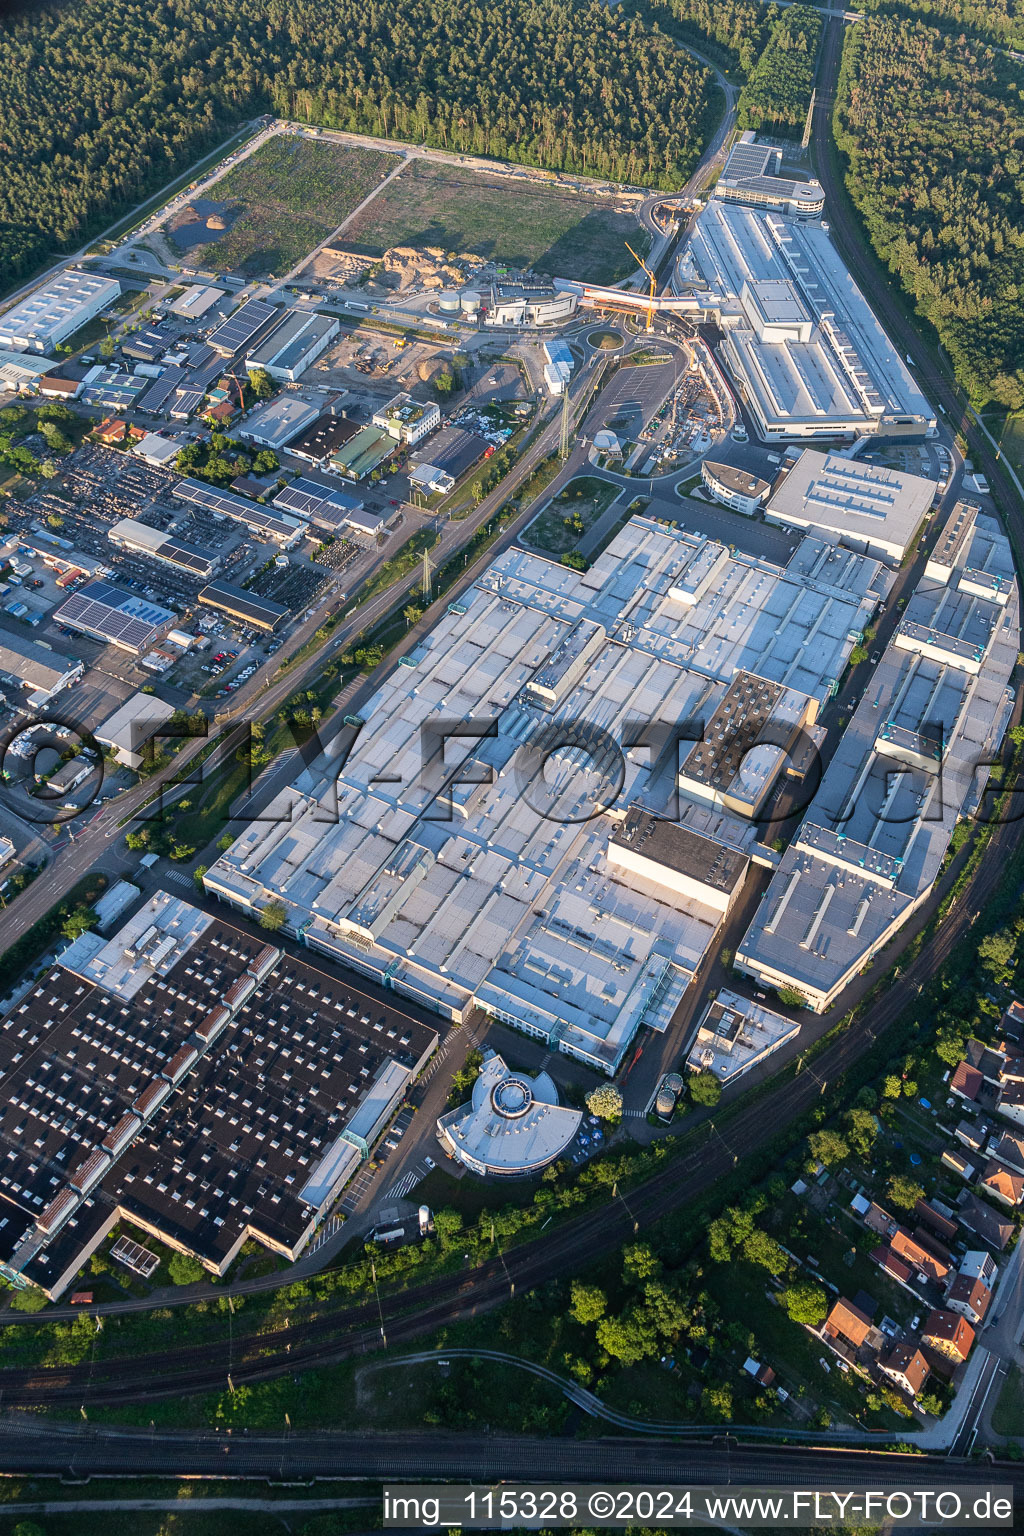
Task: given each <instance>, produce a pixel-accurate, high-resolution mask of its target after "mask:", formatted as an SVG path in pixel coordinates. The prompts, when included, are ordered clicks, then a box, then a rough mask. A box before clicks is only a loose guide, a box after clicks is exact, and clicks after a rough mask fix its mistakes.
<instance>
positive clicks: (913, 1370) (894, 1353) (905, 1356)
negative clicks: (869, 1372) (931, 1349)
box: [878, 1340, 931, 1397]
mask: <svg viewBox="0 0 1024 1536" xmlns="http://www.w3.org/2000/svg"><path fill="white" fill-rule="evenodd" d="M878 1363H879V1366H880V1367H881V1369H882V1370H883V1371H884V1372H885V1374H886V1375H887V1376H888V1377H890V1379H891V1380H892V1381H894V1382H895V1383H896V1385H897V1386H898V1387H899V1388H900V1390H901V1391H903V1392H906V1393H907V1394H908V1396H910V1397H916V1396H917V1394H918V1393H919V1392H920V1390H921V1388H922V1387H923V1386H924V1384H925V1382H926V1381H927V1380H928V1377H929V1376H930V1375H931V1367H930V1366H929V1364H928V1361H927V1360H926V1359H925V1357H924V1355H922V1353H921V1351H920V1350H919V1349H918V1347H917V1344H916V1343H915V1342H914V1341H913V1340H909V1341H904V1342H903V1343H900V1344H896V1345H894V1346H893V1348H892V1349H891V1350H890V1351H889V1353H888V1354H887V1355H886V1356H885V1358H884V1360H880V1361H879V1362H878Z"/></svg>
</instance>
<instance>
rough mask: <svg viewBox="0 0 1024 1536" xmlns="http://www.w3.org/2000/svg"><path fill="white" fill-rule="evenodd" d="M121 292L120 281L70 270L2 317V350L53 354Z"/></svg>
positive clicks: (0, 317)
mask: <svg viewBox="0 0 1024 1536" xmlns="http://www.w3.org/2000/svg"><path fill="white" fill-rule="evenodd" d="M120 292H121V284H120V283H119V282H118V280H117V278H116V277H101V276H100V274H99V273H97V272H82V271H79V269H78V268H77V267H68V268H66V269H65V270H64V271H63V272H60V273H58V275H57V276H56V277H53V278H50V280H49V281H48V282H47V283H44V285H43V286H42V288H37V289H36V290H35V292H34V293H30V294H29V296H28V298H27V299H22V300H21V302H20V303H18V304H15V305H14V306H13V307H12V308H11V309H8V310H6V311H5V312H4V313H3V314H2V315H0V347H9V348H10V349H11V351H12V352H45V353H48V354H52V353H53V351H54V349H55V348H56V346H57V344H58V343H59V342H62V341H66V340H67V338H68V337H69V336H71V335H73V334H74V332H75V331H77V330H79V329H80V328H81V327H82V326H83V325H85V323H86V321H87V320H91V319H92V318H93V317H94V316H95V315H98V314H99V313H100V311H101V310H104V309H106V307H107V305H108V304H112V303H113V302H114V300H115V299H116V298H117V297H118V295H119V294H120Z"/></svg>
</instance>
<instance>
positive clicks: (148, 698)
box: [95, 693, 174, 769]
mask: <svg viewBox="0 0 1024 1536" xmlns="http://www.w3.org/2000/svg"><path fill="white" fill-rule="evenodd" d="M173 714H174V706H173V705H172V704H167V703H165V702H164V700H163V699H158V698H157V697H156V695H155V694H151V693H133V694H132V696H131V698H129V699H126V700H125V701H124V703H123V704H119V705H118V707H117V709H115V710H114V713H113V714H112V715H109V716H108V717H107V719H106V720H104V721H103V724H102V725H98V726H97V727H96V733H95V734H96V740H97V741H98V742H99V744H100V746H101V747H109V748H110V750H111V751H112V752H113V754H114V757H115V759H116V761H117V762H119V763H120V764H121V765H122V766H123V767H125V768H134V769H139V768H141V767H142V764H143V762H144V755H143V748H144V747H145V745H146V743H147V742H148V741H151V740H152V738H153V737H154V736H155V735H156V734H157V732H158V731H159V730H160V728H161V726H163V725H166V723H167V721H168V720H169V719H170V718H171V716H172V715H173Z"/></svg>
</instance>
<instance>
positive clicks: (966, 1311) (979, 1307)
mask: <svg viewBox="0 0 1024 1536" xmlns="http://www.w3.org/2000/svg"><path fill="white" fill-rule="evenodd" d="M991 1302H992V1292H991V1291H990V1290H989V1288H988V1286H987V1285H986V1284H985V1282H984V1280H978V1279H976V1278H974V1279H972V1277H971V1276H970V1275H956V1276H955V1277H954V1279H953V1284H952V1285H951V1286H950V1288H949V1290H948V1291H947V1293H946V1306H947V1307H949V1309H950V1310H951V1311H953V1312H959V1313H960V1314H961V1315H962V1316H963V1317H966V1319H967V1321H968V1322H969V1323H971V1324H972V1325H973V1326H974V1327H975V1328H980V1327H981V1325H982V1323H983V1322H984V1321H985V1314H986V1312H987V1311H988V1309H989V1306H990V1305H991Z"/></svg>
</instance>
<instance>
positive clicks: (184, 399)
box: [171, 389, 203, 416]
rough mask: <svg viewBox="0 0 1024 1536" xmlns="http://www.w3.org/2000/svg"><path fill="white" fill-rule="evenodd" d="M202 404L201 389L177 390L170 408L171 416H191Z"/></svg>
mask: <svg viewBox="0 0 1024 1536" xmlns="http://www.w3.org/2000/svg"><path fill="white" fill-rule="evenodd" d="M202 403H203V391H202V390H201V389H179V390H178V392H177V394H176V396H175V399H174V403H173V404H172V406H171V415H172V416H191V415H192V412H193V411H194V410H197V409H198V407H199V406H201V405H202Z"/></svg>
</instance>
